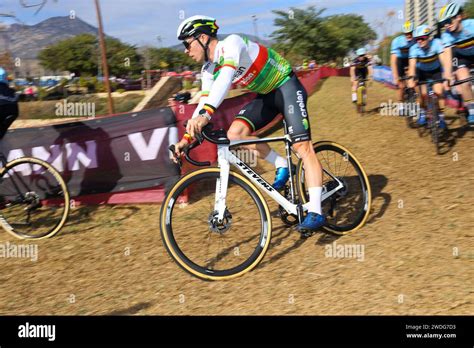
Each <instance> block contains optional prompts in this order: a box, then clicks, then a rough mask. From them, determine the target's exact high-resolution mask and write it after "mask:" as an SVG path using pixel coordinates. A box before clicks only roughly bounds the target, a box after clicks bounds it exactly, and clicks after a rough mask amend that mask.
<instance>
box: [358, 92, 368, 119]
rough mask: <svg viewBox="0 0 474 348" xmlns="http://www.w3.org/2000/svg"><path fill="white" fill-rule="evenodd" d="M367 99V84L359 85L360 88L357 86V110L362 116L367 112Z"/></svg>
mask: <svg viewBox="0 0 474 348" xmlns="http://www.w3.org/2000/svg"><path fill="white" fill-rule="evenodd" d="M366 99H367V95H366V90H365V86H359V88H357V111H358V112H359V114H360V115H361V116H362V115H363V114H364V112H365V105H366Z"/></svg>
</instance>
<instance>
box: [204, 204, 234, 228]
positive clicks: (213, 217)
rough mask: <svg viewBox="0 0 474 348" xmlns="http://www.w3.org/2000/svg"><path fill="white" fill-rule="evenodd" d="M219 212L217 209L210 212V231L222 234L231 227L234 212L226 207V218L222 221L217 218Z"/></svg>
mask: <svg viewBox="0 0 474 348" xmlns="http://www.w3.org/2000/svg"><path fill="white" fill-rule="evenodd" d="M218 214H219V213H218V212H217V211H213V212H212V213H210V214H209V218H208V220H207V222H208V224H209V231H211V232H216V233H219V234H222V233H225V232H227V231H228V230H229V229H230V228H231V226H232V214H231V213H230V212H229V211H228V210H227V208H226V210H225V211H224V218H223V219H222V220H221V221H219V219H218V218H217V216H218Z"/></svg>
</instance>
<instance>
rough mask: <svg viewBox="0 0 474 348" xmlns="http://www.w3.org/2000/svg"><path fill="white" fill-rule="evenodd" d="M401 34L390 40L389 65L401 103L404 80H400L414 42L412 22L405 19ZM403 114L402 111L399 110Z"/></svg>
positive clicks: (401, 102) (403, 74)
mask: <svg viewBox="0 0 474 348" xmlns="http://www.w3.org/2000/svg"><path fill="white" fill-rule="evenodd" d="M402 31H403V35H400V36H397V37H396V38H395V39H393V41H392V46H391V50H390V52H391V55H390V66H391V68H392V76H393V81H394V83H396V84H397V85H398V92H397V96H398V101H399V102H400V105H403V90H404V88H405V81H400V80H399V79H400V78H401V77H404V76H405V75H406V72H405V71H406V70H407V69H408V52H409V51H410V48H411V46H413V45H414V44H415V43H416V42H415V40H414V39H413V23H412V22H410V21H406V22H405V23H404V24H403V27H402ZM401 114H402V115H403V111H402V112H401Z"/></svg>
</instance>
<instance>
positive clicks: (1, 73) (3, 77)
mask: <svg viewBox="0 0 474 348" xmlns="http://www.w3.org/2000/svg"><path fill="white" fill-rule="evenodd" d="M0 82H3V83H8V74H7V72H6V70H5V69H3V68H2V67H0Z"/></svg>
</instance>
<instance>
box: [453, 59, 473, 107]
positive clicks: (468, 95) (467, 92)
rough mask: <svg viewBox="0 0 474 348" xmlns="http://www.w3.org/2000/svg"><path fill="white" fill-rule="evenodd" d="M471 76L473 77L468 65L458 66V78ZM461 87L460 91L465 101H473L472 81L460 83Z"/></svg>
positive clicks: (462, 78)
mask: <svg viewBox="0 0 474 348" xmlns="http://www.w3.org/2000/svg"><path fill="white" fill-rule="evenodd" d="M469 77H471V73H470V71H469V69H468V68H467V67H462V68H458V70H456V78H457V79H458V80H464V79H467V78H469ZM459 87H460V92H461V95H462V98H463V100H464V101H465V102H466V101H471V100H472V99H473V94H472V89H471V83H470V82H466V83H463V84H462V85H459Z"/></svg>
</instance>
